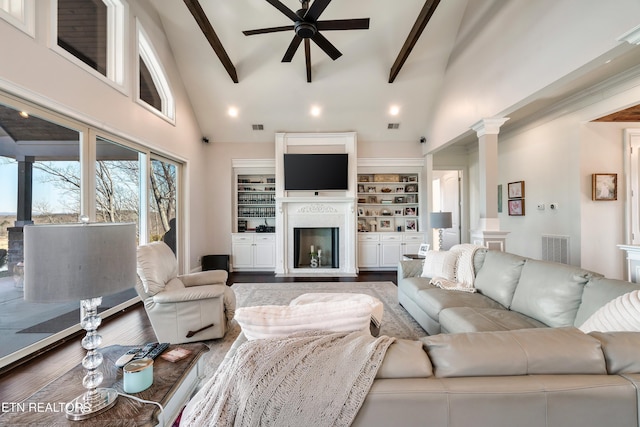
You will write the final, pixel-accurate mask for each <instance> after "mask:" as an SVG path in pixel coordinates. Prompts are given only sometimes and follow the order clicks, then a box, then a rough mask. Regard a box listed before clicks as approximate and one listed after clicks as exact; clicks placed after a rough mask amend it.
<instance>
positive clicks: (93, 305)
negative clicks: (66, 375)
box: [24, 221, 136, 420]
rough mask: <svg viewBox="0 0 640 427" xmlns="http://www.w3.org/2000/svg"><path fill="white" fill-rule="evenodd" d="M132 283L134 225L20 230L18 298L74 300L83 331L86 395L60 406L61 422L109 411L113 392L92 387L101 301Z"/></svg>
mask: <svg viewBox="0 0 640 427" xmlns="http://www.w3.org/2000/svg"><path fill="white" fill-rule="evenodd" d="M135 281H136V225H135V224H134V223H105V224H89V223H88V221H87V222H85V223H81V224H50V225H49V224H47V225H28V226H25V227H24V299H25V300H26V301H29V302H45V303H53V302H68V301H78V300H80V316H81V322H80V325H81V326H82V328H83V329H84V330H86V331H87V334H86V336H85V337H84V338H83V339H82V347H83V348H84V349H85V350H87V354H86V356H85V357H84V358H83V359H82V366H83V367H84V368H85V369H86V372H85V374H86V375H85V376H84V378H83V380H82V384H83V385H84V387H85V388H86V389H87V391H86V392H85V393H83V394H81V395H80V396H78V397H76V398H75V399H74V400H72V401H71V402H69V403H67V405H66V406H65V412H66V417H67V418H68V419H70V420H83V419H87V418H90V417H93V416H94V415H97V414H99V413H101V412H104V411H106V410H108V409H109V408H111V407H112V406H113V405H115V403H116V399H117V397H118V393H117V391H116V390H115V389H113V388H98V386H99V385H100V384H101V383H102V380H103V374H102V371H99V370H98V368H99V367H100V365H101V364H102V354H101V353H100V352H99V351H98V348H99V347H100V344H101V343H102V337H101V336H100V335H99V334H98V333H97V329H98V326H100V323H101V321H102V319H101V318H100V315H99V314H98V306H99V305H100V304H101V303H102V296H104V295H110V294H115V293H117V292H120V291H123V290H125V289H130V288H132V287H133V286H134V285H135Z"/></svg>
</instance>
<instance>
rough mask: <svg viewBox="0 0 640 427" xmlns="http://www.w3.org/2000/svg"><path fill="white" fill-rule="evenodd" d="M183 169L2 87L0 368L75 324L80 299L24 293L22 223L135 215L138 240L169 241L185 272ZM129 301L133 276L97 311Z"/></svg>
mask: <svg viewBox="0 0 640 427" xmlns="http://www.w3.org/2000/svg"><path fill="white" fill-rule="evenodd" d="M27 111H29V113H27ZM93 153H95V154H93ZM181 173H182V165H181V164H180V163H178V162H175V161H173V160H171V159H166V158H163V157H160V156H158V155H155V154H152V153H151V152H150V151H149V149H147V148H145V147H142V146H139V145H137V144H135V143H132V142H129V141H127V140H125V139H123V138H117V137H115V136H112V135H109V136H107V134H106V133H105V132H103V131H102V130H97V129H93V128H89V127H86V126H85V125H83V124H81V123H78V122H75V121H73V120H71V119H67V118H64V117H62V116H59V115H55V114H52V113H50V112H48V111H46V110H43V109H39V108H37V107H35V106H33V105H29V104H27V103H24V102H21V101H19V100H16V99H14V98H11V97H8V96H4V95H3V94H1V93H0V195H1V196H2V197H0V312H2V313H3V319H4V320H3V327H2V328H0V342H2V343H4V344H3V346H2V347H0V367H3V366H6V365H9V364H11V363H13V362H15V361H17V360H19V359H21V358H23V357H26V356H28V355H29V354H31V353H33V352H37V351H38V350H40V349H42V348H44V347H46V346H47V345H50V344H52V343H54V342H56V341H58V340H60V339H63V338H65V337H66V336H67V335H69V334H71V333H73V332H75V331H79V330H81V327H80V325H79V324H78V322H79V318H80V315H79V313H78V312H79V307H80V306H79V303H77V302H72V303H61V304H36V303H28V302H25V301H24V297H23V293H24V286H23V284H22V272H23V271H24V270H23V268H24V266H23V265H22V261H23V258H22V254H23V248H22V246H21V245H20V243H19V242H20V240H21V239H20V238H21V233H22V230H23V226H24V225H27V224H30V223H31V222H35V223H75V222H78V220H79V217H80V215H81V214H83V215H84V214H86V215H89V217H90V218H93V219H94V220H95V221H96V222H136V223H137V225H138V240H139V242H141V243H145V242H148V241H150V240H164V241H166V242H167V243H168V244H170V246H171V247H172V248H173V249H174V250H175V252H176V253H177V255H178V265H179V268H180V271H182V270H183V268H184V263H183V262H181V261H182V260H183V259H184V258H185V257H184V256H182V255H181V252H184V249H183V246H182V245H181V244H180V239H179V236H180V234H179V233H178V231H179V230H181V227H180V214H179V213H180V209H179V205H178V202H179V200H180V199H179V194H180V192H179V185H178V184H179V182H180V174H181ZM176 219H177V220H178V222H177V223H176ZM171 242H175V243H171ZM52 250H55V248H52ZM135 301H136V293H135V290H134V289H133V284H132V288H131V289H128V290H125V291H123V292H120V293H118V294H115V295H110V296H105V297H103V301H102V304H101V306H100V311H101V313H102V315H103V316H109V315H111V314H113V313H116V312H118V311H120V310H122V309H123V308H125V307H127V306H128V305H131V304H133V303H134V302H135Z"/></svg>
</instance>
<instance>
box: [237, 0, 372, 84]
mask: <svg viewBox="0 0 640 427" xmlns="http://www.w3.org/2000/svg"><path fill="white" fill-rule="evenodd" d="M266 1H267V3H269V4H271V5H272V6H273V7H275V8H276V9H278V10H279V11H280V12H282V13H283V14H285V15H286V16H287V17H288V18H289V19H291V20H292V21H293V25H285V26H282V27H271V28H261V29H258V30H249V31H243V32H242V33H243V34H244V35H245V36H253V35H256V34H266V33H277V32H281V31H289V30H294V31H295V35H294V36H293V40H291V44H289V48H288V49H287V51H286V52H285V54H284V57H283V58H282V62H291V60H292V59H293V55H294V54H295V53H296V51H297V50H298V47H299V46H300V43H301V42H302V40H304V53H305V58H306V66H307V82H311V52H310V42H309V40H313V42H314V43H315V44H317V45H318V47H319V48H320V49H322V50H323V51H324V52H325V53H326V54H327V55H329V57H330V58H331V59H333V60H334V61H335V60H336V59H338V58H339V57H341V56H342V53H341V52H340V51H339V50H338V49H336V47H335V46H334V45H333V44H331V42H330V41H329V40H327V39H326V38H325V37H324V36H323V35H322V34H321V33H320V31H334V30H368V29H369V18H361V19H333V20H326V21H318V19H319V18H320V15H321V14H322V12H324V10H325V9H326V8H327V6H329V3H331V0H314V1H313V3H312V4H311V7H309V1H308V0H300V3H301V4H302V8H301V9H299V10H297V11H295V12H294V11H293V10H291V9H289V8H288V7H287V6H285V5H284V4H282V3H281V2H280V1H279V0H266Z"/></svg>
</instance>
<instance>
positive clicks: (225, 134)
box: [152, 0, 467, 142]
mask: <svg viewBox="0 0 640 427" xmlns="http://www.w3.org/2000/svg"><path fill="white" fill-rule="evenodd" d="M282 2H283V3H284V4H285V5H286V6H288V7H289V8H290V9H292V10H294V11H295V10H296V9H299V8H300V3H299V0H282ZM466 3H467V0H447V1H442V2H441V3H440V5H439V6H438V7H437V9H436V11H435V13H434V15H433V17H432V19H431V20H430V22H429V24H428V25H427V27H426V29H425V30H424V32H423V33H422V36H421V37H420V39H419V41H418V43H417V44H416V45H415V47H414V49H413V51H412V53H411V54H410V56H409V58H408V60H407V61H406V63H405V64H404V66H403V67H402V69H401V71H400V73H399V74H398V76H397V77H396V79H395V81H394V83H388V81H389V72H390V69H391V66H392V65H393V63H394V61H395V60H396V57H397V56H398V54H399V52H400V50H401V48H402V46H403V44H404V42H405V40H406V39H407V36H408V35H409V32H410V30H411V28H412V26H413V25H414V23H415V21H416V18H417V17H418V14H419V13H420V11H421V10H422V8H423V6H424V4H425V2H424V0H402V1H396V2H388V1H382V0H373V1H372V0H334V1H333V2H332V3H330V4H329V6H328V7H327V8H326V10H325V11H324V13H323V14H322V15H321V20H325V19H350V18H370V19H371V21H370V28H369V29H368V30H349V31H325V32H322V33H323V34H324V36H325V37H326V38H327V39H329V40H330V41H331V43H333V45H334V46H335V47H336V48H338V50H340V51H341V52H342V54H343V55H342V57H340V58H338V59H337V60H336V61H332V60H331V58H329V57H328V56H327V55H326V54H325V53H324V52H323V51H322V50H320V48H318V47H317V46H316V45H315V44H313V43H311V45H312V47H311V65H312V82H311V83H307V81H306V71H305V57H304V48H303V46H302V45H301V46H300V48H299V49H298V51H297V53H296V55H295V56H294V58H293V61H292V62H291V63H282V62H280V61H281V59H282V57H283V55H284V53H285V51H286V49H287V47H288V46H289V43H290V42H291V39H292V37H293V31H288V32H280V33H271V34H261V35H254V36H245V35H243V34H242V31H243V30H252V29H258V28H264V27H275V26H282V25H290V24H291V23H292V22H291V21H290V20H289V19H288V18H287V17H286V16H285V15H283V14H282V13H281V12H280V11H278V10H277V9H276V8H274V7H273V6H272V5H270V4H269V3H267V2H266V1H264V0H234V1H208V0H201V1H200V4H201V6H202V8H203V10H204V11H205V13H206V15H207V18H208V19H209V21H210V22H211V24H212V26H213V28H214V29H215V31H216V33H217V35H218V37H219V39H220V41H221V42H222V45H223V46H224V48H225V49H226V51H227V53H228V55H229V57H230V59H231V61H232V63H233V64H234V66H235V68H236V70H237V74H238V80H239V83H234V82H233V81H232V80H231V78H230V77H229V75H228V73H227V71H226V70H225V68H224V67H223V65H222V64H221V62H220V61H219V59H218V58H217V56H216V55H215V53H214V51H213V49H212V48H211V46H210V45H209V43H208V42H207V40H206V39H205V37H204V35H203V34H202V32H201V31H200V29H199V27H198V26H197V24H196V21H195V19H194V18H193V16H192V15H191V13H190V12H189V10H188V8H187V7H186V5H185V4H184V3H183V2H182V1H176V0H155V1H153V2H152V4H153V5H154V6H155V7H156V8H157V11H158V13H159V14H160V16H161V19H162V24H163V26H164V28H165V31H166V33H167V36H168V38H169V42H170V44H171V47H172V50H173V53H174V56H175V58H176V61H177V63H178V67H179V69H180V73H181V75H182V78H183V80H184V83H185V85H186V88H187V91H188V94H189V97H190V99H191V102H192V104H193V108H194V110H195V112H196V115H197V119H198V121H199V124H200V126H201V129H202V131H203V134H204V135H205V136H207V137H208V138H209V139H210V140H211V141H218V142H259V141H265V142H272V141H273V133H274V132H280V131H290V132H316V131H322V132H330V131H357V132H358V136H359V138H360V139H361V140H365V141H390V140H391V141H416V142H417V141H418V140H419V138H420V136H421V135H423V134H424V131H425V123H426V119H427V117H428V116H429V115H430V114H431V113H432V111H431V109H432V108H433V105H434V102H435V101H436V98H437V96H438V88H439V87H440V84H441V81H442V78H443V76H444V72H445V68H446V65H447V60H448V57H449V53H450V51H451V49H452V46H453V44H454V41H455V37H456V34H457V29H458V26H459V22H460V20H461V18H462V14H463V13H464V10H465V6H466ZM394 105H395V106H397V107H398V108H399V114H398V115H397V116H392V115H391V114H390V113H389V109H390V108H391V107H392V106H394ZM312 106H318V107H320V109H321V111H322V112H321V115H320V116H319V117H313V116H312V115H311V114H310V109H311V108H312ZM229 107H235V108H237V109H238V116H237V117H236V118H232V117H229V116H228V114H227V109H228V108H229ZM389 123H399V124H400V126H399V129H395V130H388V129H387V127H388V124H389ZM253 124H262V125H264V130H263V131H253V130H252V125H253Z"/></svg>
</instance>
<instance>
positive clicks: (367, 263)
mask: <svg viewBox="0 0 640 427" xmlns="http://www.w3.org/2000/svg"><path fill="white" fill-rule="evenodd" d="M379 245H380V244H379V243H378V242H366V241H365V242H360V244H359V245H358V267H363V268H367V267H371V268H375V267H377V266H378V263H379V257H378V253H379V251H378V246H379Z"/></svg>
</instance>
